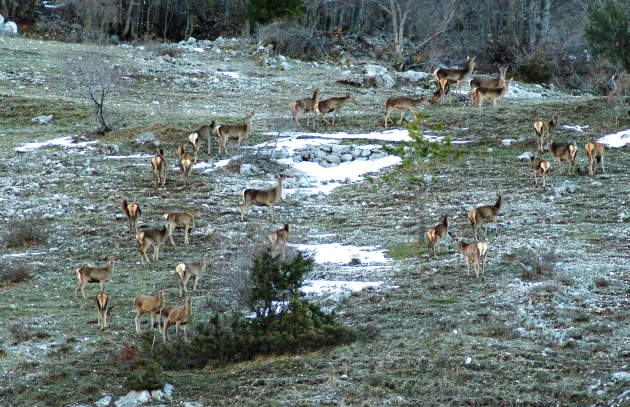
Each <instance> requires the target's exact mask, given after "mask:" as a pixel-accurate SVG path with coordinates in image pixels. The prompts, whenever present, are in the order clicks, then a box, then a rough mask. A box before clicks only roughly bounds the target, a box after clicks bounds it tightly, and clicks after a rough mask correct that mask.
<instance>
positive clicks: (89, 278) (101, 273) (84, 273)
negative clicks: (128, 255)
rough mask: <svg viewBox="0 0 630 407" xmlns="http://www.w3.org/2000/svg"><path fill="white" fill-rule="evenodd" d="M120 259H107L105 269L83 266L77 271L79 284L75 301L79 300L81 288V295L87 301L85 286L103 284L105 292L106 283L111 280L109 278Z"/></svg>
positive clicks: (102, 289) (75, 288)
mask: <svg viewBox="0 0 630 407" xmlns="http://www.w3.org/2000/svg"><path fill="white" fill-rule="evenodd" d="M117 258H118V257H116V256H109V257H107V266H104V267H89V266H82V267H79V268H78V269H77V271H76V274H77V278H78V279H79V282H78V283H77V285H76V286H75V287H74V301H75V302H76V300H77V291H78V290H79V288H80V289H81V293H82V294H83V299H84V300H85V299H87V297H86V296H85V284H87V283H97V282H98V283H100V284H101V292H104V291H105V281H107V279H108V278H109V276H110V275H111V274H112V272H113V271H114V260H116V259H117Z"/></svg>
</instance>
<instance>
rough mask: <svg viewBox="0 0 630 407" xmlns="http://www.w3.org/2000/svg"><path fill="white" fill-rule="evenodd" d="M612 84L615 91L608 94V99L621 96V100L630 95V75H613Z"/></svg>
mask: <svg viewBox="0 0 630 407" xmlns="http://www.w3.org/2000/svg"><path fill="white" fill-rule="evenodd" d="M612 84H613V89H612V91H611V92H610V93H609V94H608V98H610V97H612V96H614V95H619V97H620V98H621V97H622V96H626V95H627V94H628V91H629V90H630V74H627V73H619V74H615V75H613V76H612Z"/></svg>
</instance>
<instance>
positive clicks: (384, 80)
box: [374, 73, 396, 89]
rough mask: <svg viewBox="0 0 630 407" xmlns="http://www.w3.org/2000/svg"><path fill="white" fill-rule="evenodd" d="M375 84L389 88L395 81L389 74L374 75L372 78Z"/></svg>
mask: <svg viewBox="0 0 630 407" xmlns="http://www.w3.org/2000/svg"><path fill="white" fill-rule="evenodd" d="M374 81H375V83H376V85H377V86H378V87H379V88H384V89H391V88H393V87H394V85H396V81H395V80H394V78H392V77H391V76H390V75H389V74H386V73H385V74H380V75H376V77H375V78H374Z"/></svg>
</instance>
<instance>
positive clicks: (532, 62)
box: [516, 56, 553, 83]
mask: <svg viewBox="0 0 630 407" xmlns="http://www.w3.org/2000/svg"><path fill="white" fill-rule="evenodd" d="M516 75H517V77H518V79H519V80H521V81H523V82H526V83H547V82H549V81H551V79H552V78H553V74H552V66H551V65H550V64H549V62H548V61H547V59H545V58H544V57H542V56H541V57H538V56H536V57H532V58H529V59H526V60H524V61H521V63H520V64H519V65H518V66H517V67H516Z"/></svg>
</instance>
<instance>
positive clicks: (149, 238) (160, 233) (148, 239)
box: [136, 219, 175, 267]
mask: <svg viewBox="0 0 630 407" xmlns="http://www.w3.org/2000/svg"><path fill="white" fill-rule="evenodd" d="M174 229H175V224H174V223H173V221H172V220H170V219H167V220H165V221H164V226H163V227H162V229H147V230H142V231H140V232H138V234H137V235H136V240H137V241H138V243H139V244H140V260H142V267H144V259H147V263H148V264H151V262H150V261H149V258H148V257H147V249H148V248H149V247H151V245H153V260H156V261H157V260H159V255H160V246H161V245H162V244H163V243H164V242H165V241H166V238H167V237H168V236H170V235H171V233H173V230H174Z"/></svg>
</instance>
